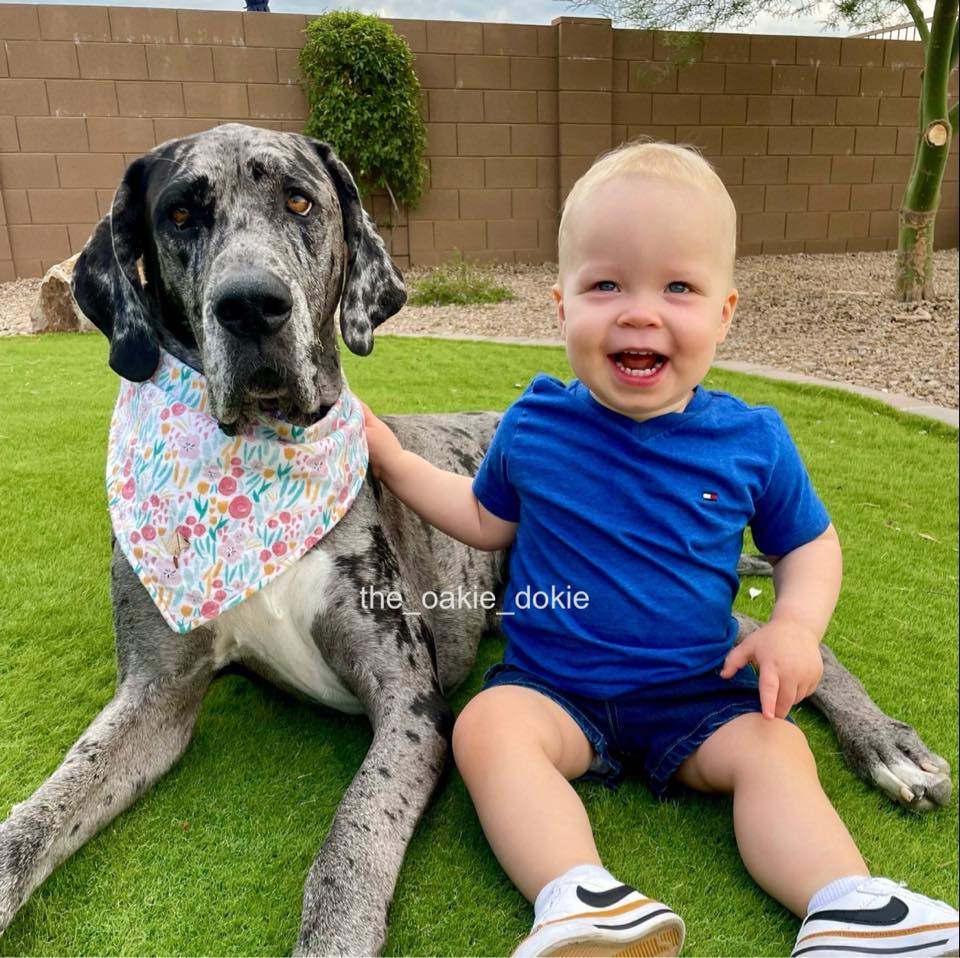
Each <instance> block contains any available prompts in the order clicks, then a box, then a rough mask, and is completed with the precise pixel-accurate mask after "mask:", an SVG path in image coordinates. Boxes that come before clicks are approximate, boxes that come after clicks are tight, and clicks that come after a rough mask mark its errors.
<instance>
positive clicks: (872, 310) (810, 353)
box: [0, 250, 960, 409]
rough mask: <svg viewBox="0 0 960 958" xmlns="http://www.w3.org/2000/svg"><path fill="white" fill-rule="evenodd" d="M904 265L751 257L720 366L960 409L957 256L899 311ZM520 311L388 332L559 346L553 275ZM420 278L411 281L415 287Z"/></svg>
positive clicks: (28, 288) (2, 329)
mask: <svg viewBox="0 0 960 958" xmlns="http://www.w3.org/2000/svg"><path fill="white" fill-rule="evenodd" d="M895 258H896V254H895V253H892V252H888V253H848V254H845V255H814V256H807V255H795V256H750V257H744V258H742V259H740V260H738V261H737V285H738V287H739V290H740V307H739V308H738V310H737V314H736V317H735V319H734V323H733V328H732V330H731V333H730V335H729V337H728V338H727V341H726V342H725V343H724V344H723V345H722V346H721V348H720V351H719V353H718V358H720V359H729V360H739V361H742V362H754V363H763V364H766V365H770V366H775V367H778V368H780V369H786V370H790V371H792V372H797V373H805V374H808V375H814V376H817V377H819V378H822V379H833V380H840V381H844V382H850V383H856V384H858V385H862V386H868V387H871V388H873V389H882V390H887V391H888V392H898V393H905V394H906V395H908V396H913V397H915V398H917V399H922V400H924V401H926V402H931V403H935V404H937V405H939V406H947V407H950V408H953V409H956V408H957V405H958V392H960V388H958V325H957V314H958V264H960V257H958V252H957V250H942V251H940V252H938V253H937V254H936V265H935V275H936V282H935V289H936V292H935V295H934V298H933V299H931V300H927V301H925V302H922V303H911V304H904V303H898V302H896V301H895V300H894V299H893V296H892V290H893V275H894V264H895ZM492 272H493V277H494V279H495V280H496V281H497V282H499V283H502V284H503V285H505V286H508V287H509V288H510V289H512V290H513V292H514V293H515V294H516V296H517V299H516V300H514V301H513V302H511V303H504V304H500V305H495V306H443V307H431V306H419V307H414V306H408V307H405V308H404V309H403V310H402V311H401V312H400V313H399V314H398V315H397V316H395V317H393V319H391V320H390V321H389V323H388V325H387V326H385V327H384V331H385V332H386V331H388V330H389V331H392V332H404V333H427V334H429V333H446V334H455V335H465V336H472V337H473V336H475V337H484V336H507V337H518V338H523V339H544V340H555V339H556V337H557V330H556V321H555V318H554V312H553V306H552V299H551V297H550V287H551V285H552V284H553V282H554V278H555V269H554V267H552V266H505V267H497V268H494V269H493V270H492ZM418 275H422V271H421V270H417V269H413V270H410V271H409V272H408V273H407V281H408V285H416V280H417V276H418ZM38 286H39V280H17V281H15V282H12V283H5V284H3V285H0V335H15V334H18V333H26V332H29V331H30V320H29V315H30V308H31V307H32V305H33V302H34V300H35V299H36V295H37V288H38Z"/></svg>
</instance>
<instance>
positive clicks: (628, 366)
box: [610, 349, 667, 379]
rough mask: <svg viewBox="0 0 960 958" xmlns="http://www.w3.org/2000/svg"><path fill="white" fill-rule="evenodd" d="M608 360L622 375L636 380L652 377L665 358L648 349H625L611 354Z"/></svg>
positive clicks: (659, 368) (660, 367) (661, 366)
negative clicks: (624, 374) (610, 360)
mask: <svg viewBox="0 0 960 958" xmlns="http://www.w3.org/2000/svg"><path fill="white" fill-rule="evenodd" d="M610 358H611V359H612V360H613V362H614V364H615V365H616V367H617V369H619V370H620V371H621V372H622V373H626V374H627V375H628V376H633V377H635V378H637V379H643V378H645V377H646V376H653V375H654V374H655V373H658V372H659V371H660V370H661V369H662V368H663V365H664V363H666V361H667V357H666V356H663V355H661V354H660V353H655V352H653V351H651V350H649V349H625V350H623V352H620V353H611V354H610Z"/></svg>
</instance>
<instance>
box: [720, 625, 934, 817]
mask: <svg viewBox="0 0 960 958" xmlns="http://www.w3.org/2000/svg"><path fill="white" fill-rule="evenodd" d="M736 618H737V621H738V622H739V624H740V634H739V636H738V639H742V638H743V637H744V636H745V635H749V633H750V632H752V631H753V630H754V629H757V628H759V626H760V624H761V623H759V622H757V621H756V620H754V619H750V618H748V617H747V616H744V615H740V614H739V613H738V614H737V615H736ZM820 654H821V656H822V657H823V678H822V679H821V680H820V684H819V685H818V686H817V690H816V691H815V692H814V693H813V695H811V696H810V699H809V701H810V703H811V704H812V705H814V706H815V707H816V708H818V709H819V710H820V711H821V712H822V713H823V714H824V716H825V717H826V719H827V721H828V722H829V723H830V725H831V726H832V727H833V731H834V734H835V735H836V736H837V740H838V741H839V743H840V749H841V751H842V752H843V757H844V758H845V759H846V762H847V765H849V766H850V768H851V769H852V771H853V772H854V773H855V774H856V775H858V776H859V777H860V778H862V779H863V780H864V781H865V782H868V783H869V784H871V785H874V786H876V787H877V788H879V789H880V791H882V792H884V793H885V794H886V795H887V796H888V797H889V798H890V799H892V800H893V801H894V802H896V803H897V804H898V805H905V806H907V807H908V808H913V809H916V810H918V811H927V810H929V809H932V808H938V807H940V806H942V805H946V804H947V803H948V802H949V801H950V791H951V784H950V765H949V764H948V763H947V762H946V760H945V759H943V758H941V757H940V756H939V755H937V754H936V753H935V752H931V751H930V749H928V748H927V746H926V745H924V743H923V741H922V739H921V738H920V736H919V735H918V734H917V732H916V730H915V729H914V728H913V727H912V726H910V725H907V724H906V723H905V722H900V721H898V720H897V719H894V718H891V717H890V716H889V715H887V714H886V713H885V712H883V711H882V710H881V709H880V707H879V706H878V705H877V703H876V702H874V701H873V699H871V698H870V696H869V695H868V694H867V690H866V689H865V688H864V687H863V684H862V683H861V682H860V680H859V679H857V678H856V677H855V676H854V675H852V674H851V673H850V672H848V671H847V669H845V668H844V667H843V665H841V664H840V662H839V660H838V659H837V657H836V656H835V655H834V654H833V652H831V651H830V649H829V648H827V646H825V645H821V646H820Z"/></svg>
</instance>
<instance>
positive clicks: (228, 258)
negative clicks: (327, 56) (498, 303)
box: [73, 123, 406, 432]
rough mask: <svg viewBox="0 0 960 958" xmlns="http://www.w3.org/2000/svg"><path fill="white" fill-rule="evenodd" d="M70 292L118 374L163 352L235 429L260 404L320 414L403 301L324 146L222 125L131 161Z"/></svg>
mask: <svg viewBox="0 0 960 958" xmlns="http://www.w3.org/2000/svg"><path fill="white" fill-rule="evenodd" d="M73 292H74V296H75V298H76V300H77V303H78V304H79V306H80V308H81V309H82V310H83V312H84V313H85V314H86V315H87V316H88V317H89V318H90V320H91V321H92V322H93V323H94V324H96V326H98V327H99V329H100V330H101V331H102V332H103V333H104V334H105V335H106V336H107V337H109V339H110V365H111V366H112V367H113V369H114V370H115V371H116V372H117V373H119V374H120V375H121V376H123V377H124V378H125V379H129V380H132V381H134V382H142V381H143V380H145V379H148V378H149V377H150V376H151V375H153V372H154V370H155V369H156V367H157V363H158V361H159V350H160V348H161V347H162V348H163V349H166V350H167V351H168V352H170V353H172V354H173V355H175V356H177V357H178V358H179V359H181V360H182V361H184V362H186V363H187V364H188V365H190V366H192V367H193V368H195V369H197V370H199V371H201V372H203V373H204V374H205V376H206V378H207V389H208V394H209V397H210V404H211V410H212V413H213V415H214V417H215V418H216V419H217V421H218V422H219V423H220V426H221V428H223V429H224V430H225V431H226V432H235V431H236V430H237V429H239V428H242V427H243V425H244V424H245V423H246V422H248V421H249V420H250V419H251V418H253V417H254V416H255V415H256V414H257V413H258V412H259V411H260V410H267V411H274V410H275V411H278V412H280V413H281V414H282V415H283V416H284V417H285V418H286V419H287V420H289V421H290V422H293V423H297V424H302V425H308V424H311V423H313V422H315V421H316V420H318V419H320V418H321V417H322V416H323V415H324V414H325V413H326V411H327V409H328V408H329V407H330V406H331V405H332V404H333V403H334V402H335V401H336V399H337V397H338V395H339V394H340V389H341V376H340V362H339V356H338V350H337V339H336V329H335V324H334V315H335V313H336V311H337V307H338V306H339V308H340V329H341V332H342V334H343V339H344V342H345V343H346V344H347V346H348V347H349V349H351V350H352V351H353V352H355V353H358V354H360V355H366V354H367V353H369V352H370V350H371V349H372V348H373V330H374V328H375V327H376V326H378V325H379V324H380V323H382V322H383V321H384V320H386V319H388V318H389V317H390V316H392V315H393V314H394V313H396V312H397V310H399V309H400V307H401V306H402V305H403V303H404V301H405V300H406V292H405V290H404V286H403V279H402V277H401V276H400V273H399V272H398V271H397V269H396V267H395V266H394V265H393V263H392V262H391V260H390V257H389V255H388V254H387V251H386V249H385V248H384V245H383V241H382V240H381V239H380V237H379V236H378V235H377V232H376V230H375V229H374V227H373V224H372V222H371V221H370V218H369V217H368V216H367V214H366V212H365V211H364V210H363V208H362V207H361V205H360V199H359V196H358V195H357V188H356V186H355V184H354V182H353V178H352V177H351V176H350V173H349V171H348V170H347V168H346V167H345V166H344V165H343V163H342V162H341V161H340V160H339V159H337V157H336V156H335V155H334V153H333V151H332V150H331V148H330V147H329V146H327V145H326V144H325V143H320V142H319V141H317V140H313V139H310V138H309V137H306V136H300V135H298V134H294V133H276V132H273V131H270V130H262V129H257V128H255V127H249V126H243V125H241V124H235V123H234V124H226V125H224V126H219V127H215V128H214V129H212V130H207V131H205V132H203V133H198V134H196V135H194V136H189V137H186V138H184V139H181V140H171V141H170V142H168V143H164V144H161V145H160V146H158V147H156V148H155V149H154V150H152V151H151V152H150V153H148V154H146V156H143V157H141V158H140V159H138V160H135V161H134V162H133V163H131V164H130V166H129V167H128V168H127V171H126V174H125V175H124V178H123V181H122V182H121V184H120V186H119V188H118V189H117V192H116V195H115V196H114V199H113V205H112V208H111V210H110V212H109V214H108V215H107V216H105V217H104V218H103V219H102V220H101V221H100V223H99V224H98V225H97V227H96V229H95V230H94V232H93V235H92V236H91V237H90V239H89V241H88V242H87V245H86V246H85V247H84V249H83V252H82V253H81V254H80V257H79V259H78V260H77V263H76V266H75V267H74V272H73Z"/></svg>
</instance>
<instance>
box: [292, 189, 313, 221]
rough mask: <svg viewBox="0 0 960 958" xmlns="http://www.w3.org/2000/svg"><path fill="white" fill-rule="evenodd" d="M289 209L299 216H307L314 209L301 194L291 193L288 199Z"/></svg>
mask: <svg viewBox="0 0 960 958" xmlns="http://www.w3.org/2000/svg"><path fill="white" fill-rule="evenodd" d="M287 209H288V210H290V212H291V213H296V214H297V216H306V215H307V213H309V212H310V210H312V209H313V203H311V202H310V200H308V199H307V198H306V197H305V196H301V195H300V194H299V193H291V194H290V195H289V196H288V197H287Z"/></svg>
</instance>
